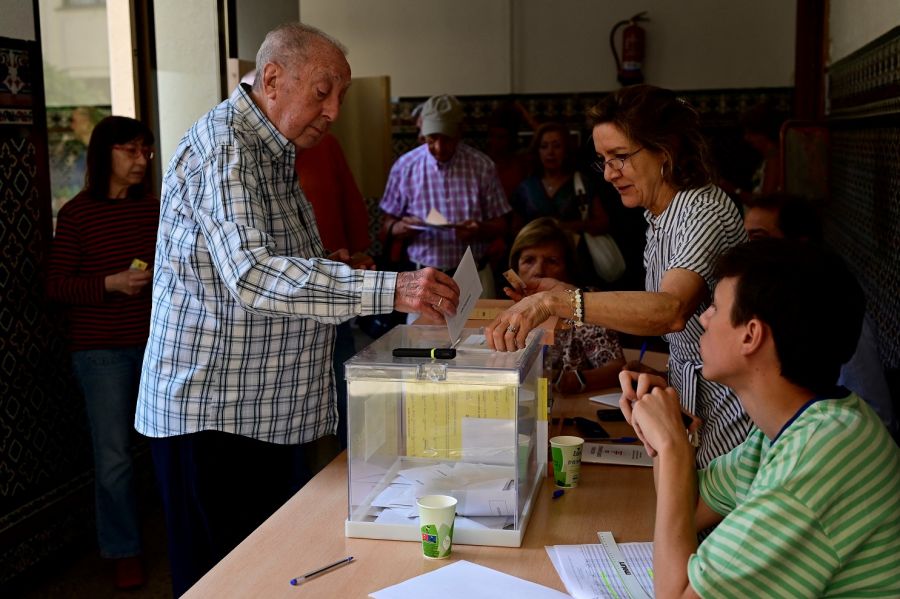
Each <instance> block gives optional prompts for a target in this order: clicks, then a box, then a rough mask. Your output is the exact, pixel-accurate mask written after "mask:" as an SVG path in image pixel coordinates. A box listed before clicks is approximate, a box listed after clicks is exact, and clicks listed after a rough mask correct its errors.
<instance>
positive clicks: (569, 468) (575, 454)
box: [550, 436, 584, 489]
mask: <svg viewBox="0 0 900 599" xmlns="http://www.w3.org/2000/svg"><path fill="white" fill-rule="evenodd" d="M583 447H584V439H582V438H581V437H568V436H563V437H553V438H552V439H550V455H551V456H552V457H553V478H554V480H556V486H557V487H560V488H562V489H571V488H572V487H577V486H578V475H579V474H580V472H581V450H582V448H583Z"/></svg>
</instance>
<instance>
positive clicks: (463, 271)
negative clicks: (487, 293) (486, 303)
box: [447, 247, 484, 344]
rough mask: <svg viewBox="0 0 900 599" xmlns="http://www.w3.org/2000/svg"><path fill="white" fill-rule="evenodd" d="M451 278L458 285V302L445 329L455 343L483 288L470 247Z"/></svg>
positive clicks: (448, 318) (451, 341)
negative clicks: (454, 312)
mask: <svg viewBox="0 0 900 599" xmlns="http://www.w3.org/2000/svg"><path fill="white" fill-rule="evenodd" d="M453 280H454V281H456V284H457V285H459V304H457V306H456V315H455V316H448V317H447V330H448V331H449V332H450V343H454V344H455V343H456V342H457V341H458V340H459V336H460V333H462V330H463V328H464V327H465V325H466V321H467V320H468V319H469V314H471V313H472V310H473V309H474V308H475V302H477V301H478V298H479V297H481V292H482V291H483V290H484V289H483V287H482V286H481V278H480V277H479V276H478V266H477V265H476V264H475V258H474V257H473V256H472V248H471V247H468V248H466V253H465V254H463V257H462V260H460V261H459V266H457V267H456V273H455V274H454V275H453Z"/></svg>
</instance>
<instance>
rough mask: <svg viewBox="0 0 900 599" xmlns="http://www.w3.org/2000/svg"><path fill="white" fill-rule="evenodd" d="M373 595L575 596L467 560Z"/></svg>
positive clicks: (395, 598)
mask: <svg viewBox="0 0 900 599" xmlns="http://www.w3.org/2000/svg"><path fill="white" fill-rule="evenodd" d="M369 597H372V599H422V597H442V598H445V599H453V598H459V599H497V598H498V597H509V598H513V597H514V598H515V599H571V598H570V597H569V595H566V594H565V593H561V592H559V591H557V590H555V589H551V588H550V587H545V586H542V585H539V584H536V583H533V582H530V581H528V580H523V579H521V578H516V577H515V576H510V575H509V574H504V573H503V572H498V571H497V570H492V569H491V568H485V567H484V566H479V565H478V564H473V563H472V562H468V561H466V560H460V561H458V562H454V563H452V564H449V565H447V566H444V567H443V568H438V569H437V570H432V571H431V572H428V573H426V574H422V575H421V576H416V577H415V578H410V579H409V580H406V581H404V582H401V583H400V584H395V585H394V586H390V587H387V588H385V589H381V590H380V591H375V592H373V593H369Z"/></svg>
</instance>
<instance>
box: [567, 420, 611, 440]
mask: <svg viewBox="0 0 900 599" xmlns="http://www.w3.org/2000/svg"><path fill="white" fill-rule="evenodd" d="M572 421H573V422H574V424H575V427H576V428H577V429H578V434H579V435H581V436H582V437H584V438H585V439H606V438H608V437H609V433H608V432H606V429H604V428H603V427H602V426H601V425H600V423H599V422H594V421H593V420H591V419H590V418H584V417H583V416H576V417H575V418H572Z"/></svg>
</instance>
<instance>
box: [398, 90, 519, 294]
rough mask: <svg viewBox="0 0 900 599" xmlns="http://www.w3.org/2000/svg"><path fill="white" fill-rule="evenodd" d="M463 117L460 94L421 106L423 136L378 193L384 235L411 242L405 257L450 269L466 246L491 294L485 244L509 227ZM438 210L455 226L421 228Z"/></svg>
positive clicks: (490, 166) (488, 166)
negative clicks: (467, 138) (465, 133)
mask: <svg viewBox="0 0 900 599" xmlns="http://www.w3.org/2000/svg"><path fill="white" fill-rule="evenodd" d="M462 118H463V111H462V107H461V106H460V103H459V100H457V99H456V98H454V97H453V96H447V95H440V96H434V97H432V98H429V99H428V101H427V102H425V104H424V106H423V107H422V112H421V122H422V124H421V129H420V131H421V135H422V137H424V138H425V143H424V144H422V145H421V146H419V147H418V148H416V149H414V150H411V151H409V152H407V153H406V154H404V155H403V156H401V157H400V158H399V159H398V160H397V162H396V163H394V166H393V168H392V169H391V175H390V178H389V179H388V182H387V186H386V188H385V190H384V197H382V199H381V209H382V210H383V211H384V212H385V218H384V222H383V224H382V234H383V235H384V237H385V238H389V237H395V238H402V239H406V240H407V241H408V248H407V251H408V253H409V259H410V261H411V262H412V263H413V264H415V265H416V266H417V267H418V268H421V267H424V266H432V267H434V268H437V269H439V270H441V271H444V272H449V273H452V272H453V269H455V268H456V266H457V265H458V264H459V261H460V260H461V259H462V256H463V254H464V253H465V251H466V247H467V246H471V247H472V254H473V256H474V258H475V261H476V262H477V263H478V268H479V270H481V271H484V270H485V269H487V271H486V272H483V276H482V282H483V283H484V282H489V283H490V285H486V286H485V296H486V297H492V296H493V284H492V282H493V276H492V275H490V276H488V275H489V273H490V266H489V265H488V264H487V257H486V251H487V248H488V245H490V242H491V241H493V240H495V239H497V238H498V237H503V236H504V235H505V234H506V219H505V218H504V215H506V214H507V213H508V212H509V211H510V206H509V203H508V202H507V201H506V196H505V194H504V192H503V186H502V185H501V183H500V179H499V178H498V177H497V170H496V167H495V166H494V163H493V162H492V161H491V159H490V158H488V157H487V155H485V154H483V153H482V152H479V151H478V150H476V149H475V148H472V147H471V146H468V145H466V144H464V143H462V142H461V141H460V127H459V126H460V122H461V121H462ZM433 210H437V211H438V212H440V213H441V215H443V216H444V218H445V219H446V220H447V222H448V223H449V224H451V225H456V226H454V227H440V228H438V227H425V226H423V225H424V224H425V220H426V218H427V217H428V215H429V213H430V212H432V211H433Z"/></svg>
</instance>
